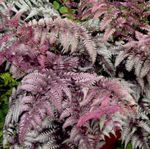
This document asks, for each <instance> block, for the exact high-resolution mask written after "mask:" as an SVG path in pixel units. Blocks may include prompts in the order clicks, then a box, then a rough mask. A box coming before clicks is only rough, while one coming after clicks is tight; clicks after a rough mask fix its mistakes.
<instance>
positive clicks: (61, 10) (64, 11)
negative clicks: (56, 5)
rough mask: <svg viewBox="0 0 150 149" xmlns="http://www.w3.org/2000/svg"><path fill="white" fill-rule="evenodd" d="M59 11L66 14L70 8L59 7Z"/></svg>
mask: <svg viewBox="0 0 150 149" xmlns="http://www.w3.org/2000/svg"><path fill="white" fill-rule="evenodd" d="M59 11H60V13H62V14H65V13H68V8H67V7H61V8H60V9H59Z"/></svg>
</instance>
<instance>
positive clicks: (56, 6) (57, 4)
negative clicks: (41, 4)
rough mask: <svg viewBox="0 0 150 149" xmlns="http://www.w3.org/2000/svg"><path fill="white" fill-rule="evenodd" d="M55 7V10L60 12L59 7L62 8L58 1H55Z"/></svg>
mask: <svg viewBox="0 0 150 149" xmlns="http://www.w3.org/2000/svg"><path fill="white" fill-rule="evenodd" d="M53 6H54V8H55V9H56V10H58V9H59V7H60V4H59V3H58V2H57V1H54V2H53Z"/></svg>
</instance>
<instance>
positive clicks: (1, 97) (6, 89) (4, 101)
mask: <svg viewBox="0 0 150 149" xmlns="http://www.w3.org/2000/svg"><path fill="white" fill-rule="evenodd" d="M17 85H18V82H17V81H16V80H14V79H13V78H12V76H11V74H10V73H9V72H4V73H1V74H0V148H2V140H3V135H2V133H3V124H4V120H5V116H6V114H7V111H8V101H9V96H10V95H11V92H12V88H13V87H16V86H17Z"/></svg>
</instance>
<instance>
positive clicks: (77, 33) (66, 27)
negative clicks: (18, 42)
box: [29, 18, 96, 62]
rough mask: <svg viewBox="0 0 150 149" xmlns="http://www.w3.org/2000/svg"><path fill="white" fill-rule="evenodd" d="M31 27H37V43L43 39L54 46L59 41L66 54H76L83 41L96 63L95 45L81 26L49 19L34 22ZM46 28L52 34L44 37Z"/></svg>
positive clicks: (61, 20)
mask: <svg viewBox="0 0 150 149" xmlns="http://www.w3.org/2000/svg"><path fill="white" fill-rule="evenodd" d="M29 25H31V26H33V27H34V26H35V27H36V29H35V39H36V40H37V41H39V40H41V39H42V38H43V40H49V41H50V43H51V44H53V43H55V42H56V40H57V39H58V41H59V42H60V43H61V44H62V46H63V48H64V51H65V52H67V51H69V50H70V51H71V52H75V51H76V50H77V47H78V45H79V44H80V41H81V42H82V44H83V45H84V47H85V49H86V50H87V52H88V53H89V55H90V57H91V59H92V62H94V61H95V59H96V50H95V43H94V42H93V41H92V39H91V37H90V35H89V34H88V33H87V31H86V29H85V28H84V27H82V26H81V25H78V24H76V23H74V22H72V21H70V20H67V19H61V18H56V19H54V20H52V19H48V18H46V19H41V20H39V21H36V20H33V21H31V22H29ZM45 26H46V28H47V30H49V31H50V32H46V34H44V36H41V35H42V33H43V29H42V28H44V27H45ZM54 34H55V35H54ZM64 37H65V38H64Z"/></svg>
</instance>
